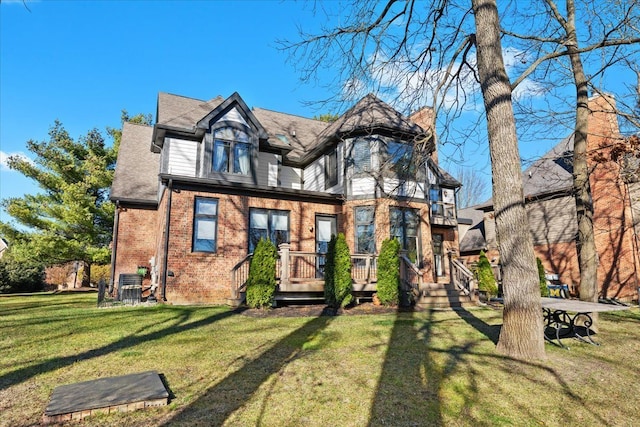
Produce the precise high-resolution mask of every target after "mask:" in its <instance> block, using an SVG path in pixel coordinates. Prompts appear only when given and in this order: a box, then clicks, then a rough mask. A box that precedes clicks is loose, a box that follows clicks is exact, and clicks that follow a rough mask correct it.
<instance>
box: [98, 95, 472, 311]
mask: <svg viewBox="0 0 640 427" xmlns="http://www.w3.org/2000/svg"><path fill="white" fill-rule="evenodd" d="M417 144H420V146H421V147H426V148H427V151H428V152H432V151H434V149H435V147H434V144H433V138H432V134H431V132H429V131H428V130H425V129H423V128H422V127H421V126H420V125H419V124H418V123H416V122H414V121H412V120H411V119H409V118H407V117H404V116H402V115H401V114H400V113H398V112H397V111H395V110H394V109H393V108H391V107H390V106H389V105H387V104H385V103H384V102H382V101H381V100H379V99H378V98H376V97H375V96H373V95H368V96H366V97H364V98H363V99H362V100H360V101H359V102H358V103H357V104H356V105H354V106H353V107H352V108H351V109H349V110H348V111H347V112H346V113H344V114H343V115H342V116H340V117H339V118H338V119H337V120H336V121H335V122H333V123H325V122H321V121H317V120H311V119H307V118H303V117H299V116H294V115H291V114H286V113H279V112H275V111H270V110H265V109H261V108H254V109H249V108H248V107H247V105H246V104H245V102H244V101H243V100H242V98H241V97H240V96H239V95H238V94H237V93H234V94H233V95H231V96H230V97H229V98H227V99H223V98H221V97H218V98H214V99H212V100H210V101H206V102H205V101H201V100H197V99H192V98H185V97H181V96H176V95H171V94H166V93H160V94H159V96H158V108H157V123H156V124H155V125H154V126H152V127H150V126H143V125H136V124H131V123H125V124H124V125H123V132H122V142H121V144H120V151H119V154H118V161H117V166H116V171H115V176H114V180H113V186H112V189H111V199H112V200H113V201H114V202H115V203H116V205H117V210H116V218H115V224H114V239H113V266H112V268H113V274H112V277H114V278H115V279H114V280H116V281H117V280H118V277H119V276H120V274H131V273H135V272H136V269H137V267H138V266H140V265H148V266H149V267H150V277H151V284H152V285H153V286H154V289H157V290H156V296H157V297H159V298H163V299H166V300H168V301H170V302H172V303H177V304H180V303H185V304H191V303H225V302H227V301H228V300H229V299H232V298H236V297H237V296H238V289H239V288H240V287H241V286H242V284H243V283H244V281H245V280H246V275H247V271H248V263H249V259H250V254H251V253H252V252H253V250H254V248H255V246H256V244H257V242H258V241H259V239H260V238H267V239H270V240H271V241H273V242H274V243H275V244H276V245H278V246H279V248H280V251H281V259H280V261H279V265H278V279H279V291H280V292H286V291H291V292H305V291H309V292H311V291H315V292H318V291H321V290H322V287H321V286H322V285H321V282H322V271H323V266H324V257H323V256H322V254H323V253H324V252H326V249H327V244H328V242H329V240H330V238H331V236H332V235H334V234H336V233H339V232H343V233H345V235H346V238H347V243H348V245H349V247H350V249H351V252H352V254H353V255H352V259H353V276H354V290H356V291H367V292H372V291H373V290H375V277H376V276H375V273H376V271H375V255H376V253H377V251H378V250H379V249H380V245H381V242H382V240H384V239H385V238H388V237H390V236H395V237H397V238H398V239H399V240H400V242H401V244H402V247H403V249H404V250H405V251H406V257H407V259H408V260H410V262H411V263H412V264H413V271H419V273H420V275H421V276H420V277H423V278H426V280H428V281H434V282H435V281H443V282H444V281H447V280H448V268H449V267H448V262H447V260H446V254H447V252H448V251H450V250H457V246H458V239H457V220H456V209H455V197H454V193H455V189H456V188H457V187H459V185H460V184H459V183H458V182H457V181H456V180H455V179H453V178H452V177H451V176H450V175H449V174H447V173H446V172H445V171H443V170H442V169H440V168H439V167H438V165H437V163H436V161H434V160H433V159H431V158H429V159H427V161H426V162H421V164H422V165H423V166H422V167H417V166H416V164H417V163H418V162H417V161H416V157H418V156H415V155H414V147H415V146H416V145H417ZM416 151H417V150H416ZM425 163H426V166H424V165H425ZM156 286H157V288H155V287H156Z"/></svg>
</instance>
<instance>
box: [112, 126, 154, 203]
mask: <svg viewBox="0 0 640 427" xmlns="http://www.w3.org/2000/svg"><path fill="white" fill-rule="evenodd" d="M152 134H153V127H151V126H145V125H138V124H133V123H128V122H125V123H124V124H123V125H122V139H121V140H120V149H119V151H118V160H117V163H116V170H115V173H114V176H113V183H112V184H111V200H123V201H133V202H141V203H155V202H157V200H158V173H159V171H160V154H156V153H152V152H151V150H149V141H151V135H152Z"/></svg>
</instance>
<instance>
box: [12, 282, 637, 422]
mask: <svg viewBox="0 0 640 427" xmlns="http://www.w3.org/2000/svg"><path fill="white" fill-rule="evenodd" d="M95 299H96V295H95V294H60V295H33V296H12V297H0V331H1V333H0V355H1V356H0V426H27V425H37V424H38V423H40V421H41V417H42V414H43V412H44V409H45V407H46V405H47V402H48V400H49V398H50V396H51V392H52V391H53V389H54V388H55V387H56V386H58V385H62V384H70V383H74V382H78V381H86V380H89V379H95V378H100V377H106V376H113V375H124V374H129V373H135V372H142V371H146V370H150V369H154V370H157V371H158V372H159V373H161V374H162V375H163V376H164V377H165V379H166V382H167V383H168V386H169V388H170V391H171V393H172V394H173V398H172V400H171V403H170V404H169V405H168V406H166V407H161V408H152V409H146V410H142V411H137V412H131V413H123V414H111V415H100V416H95V417H91V418H88V419H85V420H83V421H82V423H81V424H82V425H83V426H94V425H95V426H105V425H106V426H108V425H113V426H122V425H127V426H174V425H183V426H193V425H205V426H211V425H229V426H253V425H261V426H299V425H305V426H325V425H340V426H365V425H369V426H384V425H393V426H417V425H420V426H428V425H433V426H445V425H446V426H496V425H501V426H538V425H540V426H542V425H545V426H547V425H558V426H567V425H580V426H602V425H610V426H632V425H634V424H635V423H636V422H637V419H638V406H637V402H638V400H637V399H638V396H640V312H639V311H638V309H637V308H634V309H633V310H631V311H628V312H619V313H614V314H605V315H601V316H600V333H599V334H598V336H597V338H598V339H599V340H600V341H601V342H602V343H603V345H602V346H600V347H595V346H591V345H588V344H583V343H580V342H577V341H572V340H568V341H567V344H569V345H570V347H571V350H569V351H567V350H564V349H560V348H558V347H555V346H552V345H549V344H547V347H546V349H547V360H545V361H539V362H522V361H517V360H511V359H507V358H505V357H503V356H501V355H499V354H497V353H496V352H495V344H494V341H495V340H496V339H497V334H498V331H499V325H500V324H501V321H502V320H501V313H500V312H499V311H495V310H492V309H474V310H470V311H462V312H453V311H438V312H417V313H398V314H384V315H381V314H378V315H373V314H370V315H357V316H356V315H354V316H337V317H316V318H310V317H306V318H284V317H265V318H253V317H248V316H245V315H242V314H237V313H234V312H232V311H230V310H229V309H228V308H225V307H176V306H155V307H118V308H112V309H97V308H95Z"/></svg>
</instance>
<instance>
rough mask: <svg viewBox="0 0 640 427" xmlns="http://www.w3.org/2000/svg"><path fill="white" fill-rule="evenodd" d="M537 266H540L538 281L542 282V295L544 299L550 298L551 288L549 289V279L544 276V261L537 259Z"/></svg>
mask: <svg viewBox="0 0 640 427" xmlns="http://www.w3.org/2000/svg"><path fill="white" fill-rule="evenodd" d="M536 264H537V265H538V279H539V281H540V295H541V296H543V297H548V296H549V288H547V278H546V276H545V274H544V266H543V265H542V260H541V259H540V258H536Z"/></svg>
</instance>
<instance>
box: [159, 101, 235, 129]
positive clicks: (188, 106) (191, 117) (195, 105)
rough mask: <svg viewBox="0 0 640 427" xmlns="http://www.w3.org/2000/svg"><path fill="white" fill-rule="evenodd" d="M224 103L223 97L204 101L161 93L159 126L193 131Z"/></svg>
mask: <svg viewBox="0 0 640 427" xmlns="http://www.w3.org/2000/svg"><path fill="white" fill-rule="evenodd" d="M223 101H224V98H222V97H221V96H217V97H215V98H213V99H211V100H209V101H202V100H199V99H193V98H186V97H184V96H178V95H173V94H170V93H164V92H161V93H160V94H159V95H158V117H157V120H158V124H163V125H169V126H174V127H179V128H186V129H191V128H193V127H194V126H195V124H196V123H197V122H198V121H199V120H200V119H202V118H203V117H204V116H206V115H207V114H209V113H210V112H211V110H213V109H214V108H216V107H217V106H218V105H220V104H221V103H222V102H223Z"/></svg>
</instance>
